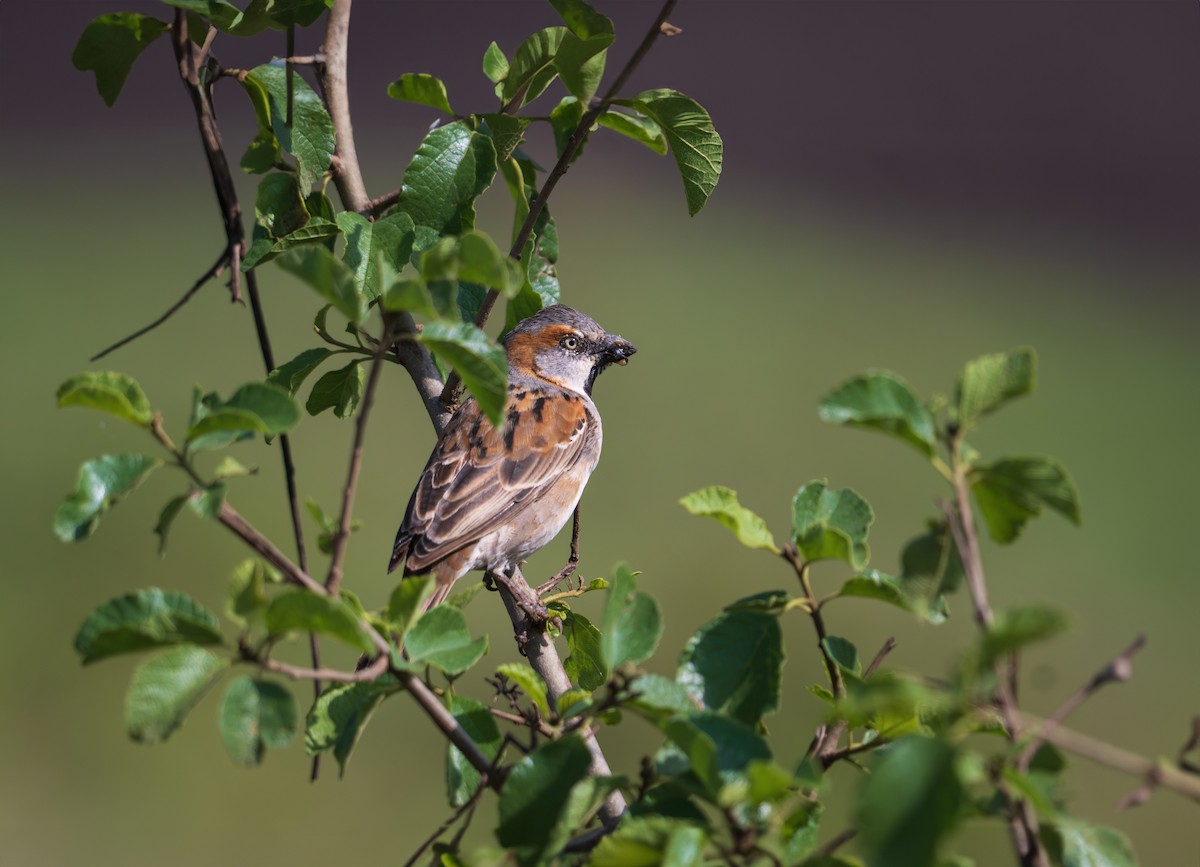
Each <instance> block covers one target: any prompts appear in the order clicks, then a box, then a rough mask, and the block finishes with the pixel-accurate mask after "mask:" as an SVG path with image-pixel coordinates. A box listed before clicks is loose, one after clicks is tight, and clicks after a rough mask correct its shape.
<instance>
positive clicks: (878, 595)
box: [838, 569, 947, 623]
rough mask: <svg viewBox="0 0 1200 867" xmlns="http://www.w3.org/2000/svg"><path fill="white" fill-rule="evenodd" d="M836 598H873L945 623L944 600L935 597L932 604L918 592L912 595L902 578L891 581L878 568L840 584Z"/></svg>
mask: <svg viewBox="0 0 1200 867" xmlns="http://www.w3.org/2000/svg"><path fill="white" fill-rule="evenodd" d="M838 596H841V597H859V598H863V599H877V600H879V601H880V602H886V603H887V604H888V605H894V606H895V607H897V608H900V609H902V610H904V611H908V612H910V613H912V614H916V615H917V616H918V617H920V618H922V619H924V620H928V621H929V622H930V623H943V622H945V620H946V614H947V609H946V600H945V599H943V598H942V597H941V596H937V597H935V598H934V599H933V600H932V601H930V600H927V599H926V598H925V597H924V596H922V595H920V594H919V593H915V592H913V588H912V587H910V586H908V585H907V583H906V582H905V581H904V580H903V579H900V578H893V577H892V576H891V575H886V574H884V573H883V572H880V571H879V570H878V569H867V570H866V571H864V572H862V573H860V574H858V575H855V576H854V577H853V578H851V579H850V580H849V581H847V582H846V583H845V584H843V585H842V589H841V590H840V591H839V592H838Z"/></svg>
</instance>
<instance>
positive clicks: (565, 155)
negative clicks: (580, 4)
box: [442, 0, 678, 406]
mask: <svg viewBox="0 0 1200 867" xmlns="http://www.w3.org/2000/svg"><path fill="white" fill-rule="evenodd" d="M677 2H678V0H666V2H665V3H664V4H663V6H662V8H661V9H660V10H659V12H658V15H657V16H656V17H655V19H654V23H653V24H652V25H651V26H650V28H649V30H647V31H646V35H645V36H644V37H643V38H642V41H641V44H639V45H638V47H637V50H636V51H634V52H633V56H631V57H630V58H629V60H628V61H627V62H626V64H625V66H624V67H623V68H622V69H621V71H620V72H619V73H618V74H617V77H616V80H615V81H613V83H612V86H611V87H609V88H608V90H607V91H606V92H605V94H604V96H603V97H602V98H601V99H600V100H599V102H596V103H595V104H593V105H592V107H591V108H589V109H588V110H587V111H586V112H585V113H584V115H583V117H582V119H580V121H579V124H578V125H577V126H576V127H575V131H574V132H572V133H571V135H570V137H569V138H568V139H567V142H566V144H565V146H564V147H563V152H562V154H561V155H560V156H559V158H558V162H557V163H555V164H554V168H552V169H551V170H550V173H549V174H548V175H546V180H545V181H543V182H542V188H541V189H540V190H538V192H537V194H536V196H534V197H533V198H532V199H531V200H530V202H529V213H528V214H527V215H526V216H525V222H524V223H522V224H521V228H520V230H518V232H517V234H516V236H515V237H514V239H513V244H512V248H511V249H510V250H509V251H508V255H509V256H510V257H512V258H513V259H516V260H517V261H520V259H521V253H523V252H524V250H525V243H526V242H527V241H528V240H529V236H530V235H531V234H532V233H533V227H534V225H536V224H537V221H538V218H539V217H540V216H541V215H542V211H543V210H545V208H546V202H547V200H549V198H550V194H551V193H552V192H553V191H554V188H555V187H556V186H557V185H558V182H559V180H561V179H562V176H563V175H565V174H566V173H567V169H569V168H570V167H571V162H572V160H574V159H575V154H576V153H578V152H579V148H580V147H582V146H583V142H584V140H585V139H586V138H587V135H588V131H589V130H590V129H591V128H592V125H593V124H594V123H595V122H596V119H597V118H598V117H600V115H601V114H603V113H604V111H605V110H606V109H607V108H608V107H609V106H610V105H611V104H612V103H613V100H615V99H616V98H617V97H618V95H619V94H620V92H621V89H622V88H623V87H624V86H625V84H626V83H627V82H628V81H629V78H630V76H632V75H633V73H634V70H636V69H637V67H638V65H639V64H640V63H641V62H642V60H643V59H644V58H645V57H646V54H647V53H648V52H649V51H650V47H651V46H652V45H654V40H655V39H657V38H658V37H659V36H660V35H662V34H663V32H664V31H663V25H664V24H665V23H666V21H667V16H668V15H670V14H671V10H673V9H674V8H675V4H676V3H677ZM506 110H507V106H506ZM499 297H500V293H499V292H498V291H497V290H495V289H489V290H488V292H487V295H486V296H485V297H484V299H483V303H482V304H480V306H479V312H478V313H476V314H475V324H476V325H477V326H478V327H480V328H482V327H483V326H484V324H485V323H486V322H487V320H488V317H489V316H491V315H492V308H493V307H495V306H496V299H497V298H499ZM460 387H461V383H460V381H459V380H458V377H456V376H450V377H448V378H447V380H446V388H445V389H444V390H443V392H442V403H443V404H445V405H447V406H450V405H452V404H454V403H456V402H457V401H458V394H459V390H460Z"/></svg>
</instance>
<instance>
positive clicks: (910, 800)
mask: <svg viewBox="0 0 1200 867" xmlns="http://www.w3.org/2000/svg"><path fill="white" fill-rule="evenodd" d="M955 760H956V753H955V750H954V747H953V746H951V745H950V744H949V743H947V742H945V741H941V740H932V739H929V738H920V737H909V738H905V739H903V740H901V741H899V742H897V743H896V744H894V745H892V746H891V747H889V748H888V750H887V751H886V752H885V753H884V754H883V756H882V758H881V759H880V761H879V763H878V764H877V765H876V766H875V769H874V771H873V773H872V774H871V775H870V776H869V777H866V780H865V783H864V784H863V788H862V794H861V796H860V797H859V802H858V813H857V820H856V822H855V826H856V827H857V828H858V829H859V844H860V847H861V849H862V851H863V853H864V855H866V858H867V862H868V863H869V864H871V865H872V867H876V865H878V867H925V865H928V864H932V863H934V858H935V856H936V853H937V849H938V844H939V843H940V841H941V840H942V838H943V837H944V836H945V835H946V833H947V832H948V831H949V830H950V829H951V828H953V827H954V825H955V823H956V820H957V817H958V812H959V806H960V801H961V799H962V798H963V796H964V793H963V790H962V785H961V784H960V783H959V780H958V775H957V774H956V773H955V770H954V765H955Z"/></svg>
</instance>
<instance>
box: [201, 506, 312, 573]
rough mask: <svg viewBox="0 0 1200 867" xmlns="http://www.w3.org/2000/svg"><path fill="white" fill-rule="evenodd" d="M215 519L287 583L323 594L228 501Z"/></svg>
mask: <svg viewBox="0 0 1200 867" xmlns="http://www.w3.org/2000/svg"><path fill="white" fill-rule="evenodd" d="M217 520H218V521H220V522H221V523H222V524H224V525H225V526H226V527H228V528H229V529H230V530H232V531H233V532H234V533H236V534H237V535H238V537H240V538H241V540H242V541H243V542H245V543H246V544H247V545H249V546H250V547H251V548H253V549H254V550H255V551H257V552H258V553H259V555H260V556H262V558H263V559H264V560H266V561H267V562H268V563H270V564H271V565H272V566H274V567H275V568H276V569H278V570H279V571H280V572H282V573H283V577H284V578H286V579H287V580H288V582H289V583H291V584H295V585H297V586H299V587H303V588H304V589H305V590H308V591H311V592H312V593H317V594H320V595H321V596H325V595H326V593H325V588H324V587H322V586H321V585H320V584H318V583H317V582H316V581H314V580H313V579H312V578H310V577H309V576H308V573H307V572H304V571H303V570H301V569H300V567H299V566H297V565H296V564H295V563H293V562H292V561H291V560H289V559H288V557H287V555H286V554H284V553H283V552H282V551H280V550H279V549H278V548H276V547H275V543H274V542H272V541H271V540H270V539H268V538H267V537H266V536H264V535H263V534H262V533H260V532H259V531H258V530H257V529H256V528H255V527H254V526H253V525H252V524H251V523H250V522H249V521H247V520H246V519H245V518H243V517H242V516H241V515H240V514H239V513H238V511H237V510H236V509H234V508H233V506H231V505H229V503H222V504H221V511H220V512H218V513H217Z"/></svg>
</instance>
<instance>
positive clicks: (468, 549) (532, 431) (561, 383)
mask: <svg viewBox="0 0 1200 867" xmlns="http://www.w3.org/2000/svg"><path fill="white" fill-rule="evenodd" d="M503 344H504V349H505V352H506V353H507V355H508V398H507V400H506V402H505V406H504V417H503V420H502V422H501V424H500V426H499V427H494V426H493V425H492V423H491V422H490V421H489V420H488V418H487V416H486V415H484V413H483V411H482V410H480V408H479V405H478V404H477V403H476V402H475V399H474V398H471V399H469V400H467V401H465V402H464V403H463V405H462V406H461V407H460V408H459V409H458V411H457V412H456V413H455V414H454V416H453V417H452V418H451V419H450V422H449V424H447V425H446V429H445V430H444V431H443V432H442V436H441V438H440V439H439V440H438V443H437V445H436V446H435V447H434V449H433V454H432V455H430V457H429V463H428V464H426V465H425V470H424V472H423V473H421V479H420V481H418V482H417V487H416V490H414V491H413V494H412V498H411V499H410V500H409V502H408V511H407V512H406V513H405V515H404V523H403V524H402V525H401V526H400V530H399V532H398V533H397V534H396V543H395V546H394V547H393V549H392V559H391V562H390V563H389V564H388V571H389V572H391V571H393V570H394V569H395V568H396V567H397V566H399V565H400V564H401V563H403V564H404V575H405V576H408V575H423V574H426V573H432V575H433V576H434V578H435V580H436V588H435V590H434V593H433V595H432V597H431V598H430V599H429V600H428V601H427V602H426V606H425V607H426V608H428V607H432V606H433V605H437V604H439V603H441V602H442V601H443V600H445V598H446V597H447V596H448V595H449V593H450V589H451V587H453V585H454V582H455V581H457V580H458V579H459V578H460V577H462V576H463V575H465V574H466V573H467V572H470V571H471V570H473V569H483V570H484V571H485V573H486V574H487V575H489V576H491V577H494V578H495V579H496V580H499V581H501V582H502V583H505V584H506V585H507V586H509V589H510V590H512V591H513V592H514V596H516V597H517V599H518V602H520V603H521V604H522V606H523V607H525V608H526V609H527V610H529V609H530V608H531V607H533V608H538V607H539V605H540V604H539V603H538V600H537V598H536V596H533V595H532V594H530V593H529V592H528V590H527V588H525V587H524V582H521V588H520V590H523V591H524V592H519V591H518V588H515V587H514V586H513V585H512V584H510V583H509V580H510V578H511V576H512V572H513V570H514V568H515V567H516V566H517V565H518V564H519V563H520V562H521V561H522V560H524V559H525V558H527V557H529V556H530V555H531V554H532V553H533V552H534V551H537V550H538V549H539V548H541V547H542V546H543V545H545V544H546V543H547V542H549V541H550V540H551V539H553V538H554V537H555V536H556V535H557V534H558V531H559V530H561V529H562V527H563V525H564V524H566V522H567V520H568V519H569V518H570V517H571V514H572V512H574V510H575V507H576V505H577V504H578V503H579V498H580V496H581V495H582V494H583V489H584V486H585V485H587V481H588V477H589V476H591V474H592V470H594V469H595V468H596V462H597V461H598V460H599V459H600V443H601V430H600V413H599V411H597V409H596V404H595V403H593V402H592V385H593V383H595V381H596V377H597V376H599V375H600V373H601V372H602V371H603V370H604V369H605V368H606V367H608V366H609V365H610V364H625V363H626V362H627V361H628V360H629V357H630V356H631V355H633V354H634V353H635V352H637V347H635V346H634V345H633V344H632V343H630V342H629V341H627V340H625V339H623V338H621V337H618V336H617V335H615V334H609V333H608V332H607V331H605V330H604V329H603V328H601V327H600V326H599V325H598V324H597V323H596V321H595V320H593V319H592V318H591V317H589V316H585V315H584V314H582V313H580V312H578V311H577V310H572V309H571V308H570V307H565V306H563V305H561V304H557V305H554V306H553V307H545V308H543V309H542V310H539V311H538V312H537V313H535V314H534V315H533V316H530V317H529V318H528V319H524V320H522V321H521V322H519V323H518V324H517V325H516V327H515V328H513V330H512V331H511V332H509V333H508V335H507V336H506V337H505V338H504V340H503ZM531 596H532V598H530V597H531ZM530 613H531V614H534V613H535V612H534V611H530ZM540 615H541V619H545V609H544V608H541V609H540Z"/></svg>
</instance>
